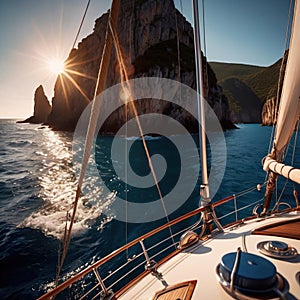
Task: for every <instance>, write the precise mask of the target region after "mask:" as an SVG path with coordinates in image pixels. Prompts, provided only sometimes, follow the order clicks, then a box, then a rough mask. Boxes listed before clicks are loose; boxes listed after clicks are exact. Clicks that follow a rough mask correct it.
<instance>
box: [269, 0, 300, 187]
mask: <svg viewBox="0 0 300 300" xmlns="http://www.w3.org/2000/svg"><path fill="white" fill-rule="evenodd" d="M299 37H300V3H299V1H298V0H295V7H294V18H293V26H292V33H291V41H290V47H289V55H288V60H287V65H286V70H285V77H284V81H283V87H282V94H281V100H280V106H279V111H278V118H277V126H276V132H275V138H274V145H273V149H272V152H271V154H269V156H268V157H267V158H266V159H265V161H264V170H265V171H268V170H269V168H270V170H271V171H273V172H275V173H277V174H280V175H283V176H284V174H283V173H282V170H281V169H282V168H278V165H277V168H276V167H275V165H276V164H275V163H274V161H272V160H275V162H281V161H282V159H283V154H284V150H285V148H286V146H287V144H288V142H289V140H290V138H291V136H292V134H293V132H294V130H295V127H296V124H297V121H298V119H299V116H300V59H299V58H300V56H299V55H300V38H299ZM271 161H272V163H271ZM289 174H290V172H289ZM289 174H288V175H289ZM297 174H299V173H297ZM293 177H295V176H293ZM296 177H297V176H296ZM288 178H289V176H288ZM290 179H292V178H290ZM292 180H294V179H292ZM294 181H295V180H294ZM299 181H300V178H296V182H299Z"/></svg>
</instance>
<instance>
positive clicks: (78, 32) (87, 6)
mask: <svg viewBox="0 0 300 300" xmlns="http://www.w3.org/2000/svg"><path fill="white" fill-rule="evenodd" d="M90 3H91V0H88V2H87V4H86V8H85V11H84V14H83V16H82V18H81V22H80V25H79V28H78V30H77V34H76V36H75V39H74V42H73V45H72V48H71V50H72V49H73V48H75V45H76V43H77V39H78V36H79V34H80V31H81V28H82V25H83V22H84V20H85V17H86V13H87V11H88V9H89V6H90Z"/></svg>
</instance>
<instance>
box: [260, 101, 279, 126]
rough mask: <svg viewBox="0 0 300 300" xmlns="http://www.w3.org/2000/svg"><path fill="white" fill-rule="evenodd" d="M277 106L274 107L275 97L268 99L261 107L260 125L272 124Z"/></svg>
mask: <svg viewBox="0 0 300 300" xmlns="http://www.w3.org/2000/svg"><path fill="white" fill-rule="evenodd" d="M277 110H278V109H277V108H276V97H275V96H274V97H272V98H270V99H268V100H267V101H266V102H265V104H264V106H263V109H262V112H261V117H262V125H264V126H272V125H273V124H276V121H277Z"/></svg>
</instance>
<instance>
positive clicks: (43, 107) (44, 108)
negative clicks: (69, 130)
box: [18, 85, 51, 124]
mask: <svg viewBox="0 0 300 300" xmlns="http://www.w3.org/2000/svg"><path fill="white" fill-rule="evenodd" d="M50 112H51V105H50V103H49V101H48V98H47V96H46V95H45V93H44V88H43V86H42V85H40V86H39V87H38V88H37V89H36V90H35V93H34V112H33V116H31V117H30V118H28V119H26V120H24V121H19V122H18V123H32V124H40V123H44V122H46V121H47V119H48V116H49V114H50Z"/></svg>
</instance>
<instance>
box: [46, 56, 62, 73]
mask: <svg viewBox="0 0 300 300" xmlns="http://www.w3.org/2000/svg"><path fill="white" fill-rule="evenodd" d="M47 64H48V68H49V70H50V71H51V72H52V73H53V74H55V75H60V74H62V73H64V71H65V64H64V61H63V60H60V59H56V58H54V59H49V60H48V61H47Z"/></svg>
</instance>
